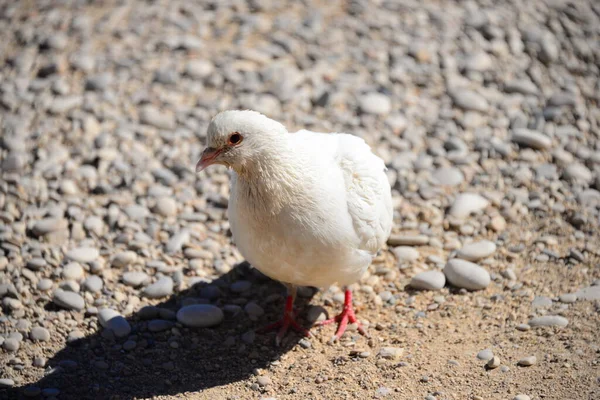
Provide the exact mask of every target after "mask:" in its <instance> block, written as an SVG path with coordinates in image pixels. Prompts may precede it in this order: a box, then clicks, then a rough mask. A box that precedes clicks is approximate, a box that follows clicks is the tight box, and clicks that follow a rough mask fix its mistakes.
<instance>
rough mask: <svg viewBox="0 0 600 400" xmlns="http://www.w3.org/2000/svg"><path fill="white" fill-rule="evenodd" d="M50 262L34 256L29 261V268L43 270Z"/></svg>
mask: <svg viewBox="0 0 600 400" xmlns="http://www.w3.org/2000/svg"><path fill="white" fill-rule="evenodd" d="M47 264H48V263H47V262H46V260H44V259H43V258H40V257H36V258H32V259H31V260H29V261H27V268H29V269H30V270H32V271H41V270H42V269H43V268H44V267H45V266H46V265H47Z"/></svg>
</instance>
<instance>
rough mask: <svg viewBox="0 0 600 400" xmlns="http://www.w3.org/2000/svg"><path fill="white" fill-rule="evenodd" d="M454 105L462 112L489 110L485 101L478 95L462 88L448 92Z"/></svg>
mask: <svg viewBox="0 0 600 400" xmlns="http://www.w3.org/2000/svg"><path fill="white" fill-rule="evenodd" d="M450 97H451V98H452V101H453V102H454V105H455V106H457V107H459V108H462V109H463V110H471V111H480V112H485V111H487V109H488V108H489V105H488V102H487V100H486V99H485V98H484V97H483V96H481V95H480V94H478V93H476V92H474V91H472V90H469V89H464V88H455V89H452V90H450Z"/></svg>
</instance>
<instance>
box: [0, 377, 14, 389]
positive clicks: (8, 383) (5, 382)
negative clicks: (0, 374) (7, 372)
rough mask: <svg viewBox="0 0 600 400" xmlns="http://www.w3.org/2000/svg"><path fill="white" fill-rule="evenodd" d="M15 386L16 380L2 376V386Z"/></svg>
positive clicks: (0, 382) (0, 385) (0, 383)
mask: <svg viewBox="0 0 600 400" xmlns="http://www.w3.org/2000/svg"><path fill="white" fill-rule="evenodd" d="M13 386H15V381H13V380H12V379H9V378H0V388H11V387H13Z"/></svg>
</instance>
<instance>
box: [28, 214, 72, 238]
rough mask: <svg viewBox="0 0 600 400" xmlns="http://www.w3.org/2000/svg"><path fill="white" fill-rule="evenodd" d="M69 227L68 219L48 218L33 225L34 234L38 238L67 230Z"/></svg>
mask: <svg viewBox="0 0 600 400" xmlns="http://www.w3.org/2000/svg"><path fill="white" fill-rule="evenodd" d="M68 227H69V223H68V222H67V220H66V219H62V218H46V219H43V220H41V221H37V222H36V223H35V225H33V228H32V232H33V234H34V235H36V236H43V235H47V234H49V233H52V232H56V231H60V230H65V229H67V228H68Z"/></svg>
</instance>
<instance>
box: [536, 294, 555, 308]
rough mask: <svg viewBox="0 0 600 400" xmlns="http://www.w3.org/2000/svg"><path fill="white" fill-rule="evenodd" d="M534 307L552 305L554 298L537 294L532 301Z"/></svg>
mask: <svg viewBox="0 0 600 400" xmlns="http://www.w3.org/2000/svg"><path fill="white" fill-rule="evenodd" d="M531 306H532V307H533V308H544V307H550V306H552V299H551V298H549V297H546V296H535V298H534V299H533V301H532V302H531Z"/></svg>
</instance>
